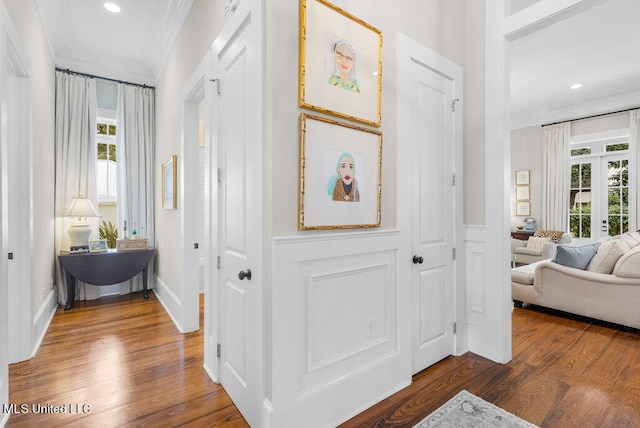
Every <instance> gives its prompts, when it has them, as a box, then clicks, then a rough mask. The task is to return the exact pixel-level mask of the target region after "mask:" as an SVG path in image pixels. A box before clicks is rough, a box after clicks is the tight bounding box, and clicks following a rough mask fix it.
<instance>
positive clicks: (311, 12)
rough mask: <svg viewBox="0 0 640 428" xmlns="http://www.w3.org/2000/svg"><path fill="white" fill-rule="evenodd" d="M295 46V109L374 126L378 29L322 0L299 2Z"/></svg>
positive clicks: (379, 93)
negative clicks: (297, 37)
mask: <svg viewBox="0 0 640 428" xmlns="http://www.w3.org/2000/svg"><path fill="white" fill-rule="evenodd" d="M299 49H300V50H299V64H298V106H299V107H303V108H307V109H310V110H314V111H317V112H320V113H325V114H329V115H332V116H336V117H339V118H342V119H347V120H351V121H354V122H358V123H362V124H365V125H370V126H374V127H379V126H380V123H381V108H382V32H381V31H380V30H378V29H377V28H375V27H373V26H371V25H369V24H367V23H366V22H364V21H362V20H361V19H359V18H357V17H355V16H353V15H351V14H349V13H348V12H346V11H344V10H342V9H340V8H339V7H337V6H335V5H333V4H331V3H329V2H328V1H326V0H300V44H299Z"/></svg>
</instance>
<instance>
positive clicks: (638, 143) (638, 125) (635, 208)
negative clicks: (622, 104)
mask: <svg viewBox="0 0 640 428" xmlns="http://www.w3.org/2000/svg"><path fill="white" fill-rule="evenodd" d="M630 116H631V118H630V121H629V188H630V189H631V190H632V191H631V192H629V210H630V211H629V212H630V213H631V221H632V223H631V224H629V230H639V229H640V171H639V169H640V109H638V110H632V111H631V114H630ZM634 221H635V225H634V224H633V222H634Z"/></svg>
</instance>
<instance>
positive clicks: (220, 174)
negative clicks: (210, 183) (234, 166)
mask: <svg viewBox="0 0 640 428" xmlns="http://www.w3.org/2000/svg"><path fill="white" fill-rule="evenodd" d="M218 183H222V171H221V170H220V168H218Z"/></svg>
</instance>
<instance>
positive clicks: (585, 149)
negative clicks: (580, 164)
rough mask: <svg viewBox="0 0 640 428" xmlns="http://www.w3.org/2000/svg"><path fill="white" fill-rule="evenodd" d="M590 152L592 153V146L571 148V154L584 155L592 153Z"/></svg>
mask: <svg viewBox="0 0 640 428" xmlns="http://www.w3.org/2000/svg"><path fill="white" fill-rule="evenodd" d="M590 154H591V147H583V148H581V149H573V150H571V156H583V155H590Z"/></svg>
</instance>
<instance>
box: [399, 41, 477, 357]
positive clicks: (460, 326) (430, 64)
mask: <svg viewBox="0 0 640 428" xmlns="http://www.w3.org/2000/svg"><path fill="white" fill-rule="evenodd" d="M397 51H398V57H397V67H396V72H397V74H398V76H397V81H398V88H397V91H396V93H397V99H396V105H397V112H398V113H397V142H398V160H397V165H398V166H397V169H398V191H397V194H398V195H401V194H402V193H403V192H402V188H401V187H402V186H403V184H404V183H411V182H412V181H413V180H412V177H413V175H412V171H411V169H410V168H407V165H411V164H412V162H411V158H412V152H411V147H410V144H409V143H408V142H410V141H411V135H410V129H412V126H411V124H410V123H408V122H407V121H408V120H410V119H409V118H410V115H409V114H407V109H412V106H411V105H408V103H407V102H406V101H407V97H405V96H403V94H404V93H405V92H404V90H403V88H402V87H401V86H402V83H403V81H405V80H408V79H403V77H402V75H403V74H408V73H411V71H410V67H411V63H412V61H418V62H420V63H421V64H423V65H424V66H426V67H427V68H429V69H431V70H433V71H434V72H436V73H438V74H440V75H442V76H445V77H447V78H448V79H450V80H452V81H454V82H455V85H454V86H455V89H454V93H455V95H454V99H457V100H458V101H456V103H455V104H456V105H455V108H456V109H459V111H461V110H462V95H463V94H462V88H463V86H462V85H463V71H462V68H461V67H459V66H458V65H456V64H454V63H453V62H451V61H449V60H448V59H446V58H444V57H442V56H440V55H438V54H437V53H435V52H434V51H432V50H430V49H428V48H426V47H425V46H423V45H421V44H419V43H417V42H415V41H414V40H411V39H410V38H409V37H407V36H405V35H404V34H401V33H399V34H398V42H397ZM407 90H408V89H407ZM456 116H457V117H454V119H453V120H454V121H455V125H454V126H455V130H454V133H455V135H454V148H453V151H454V153H453V160H454V165H453V170H454V172H455V174H456V177H455V180H456V185H455V186H454V187H453V190H452V191H453V192H454V201H453V205H454V208H453V209H454V217H455V218H454V222H453V229H454V230H453V234H454V242H453V245H454V247H455V248H456V249H457V251H456V260H455V261H454V265H455V266H454V272H455V279H454V284H455V292H454V296H455V297H454V301H455V302H454V308H455V309H454V310H455V314H454V320H455V321H456V323H457V332H456V334H455V337H454V349H452V353H454V354H455V355H460V354H462V353H464V352H466V350H467V332H466V328H465V326H466V317H465V307H466V298H465V290H466V289H465V258H464V251H462V249H463V248H464V247H463V245H464V241H463V237H464V233H463V209H462V208H463V187H462V171H463V158H462V151H463V146H462V143H463V139H462V130H463V121H462V116H461V114H460V115H456ZM411 210H412V203H411V200H410V198H398V224H400V225H410V224H411V212H412V211H411ZM400 240H401V242H402V243H403V244H402V245H400V249H399V251H398V256H399V260H400V266H405V268H400V269H399V270H398V271H399V277H400V283H401V284H411V272H412V267H413V265H412V264H411V263H412V262H411V257H412V254H413V253H412V251H413V249H412V246H413V243H412V231H411V228H410V227H401V228H400ZM410 322H412V321H411V320H410ZM409 327H411V324H409ZM410 343H412V342H410Z"/></svg>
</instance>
